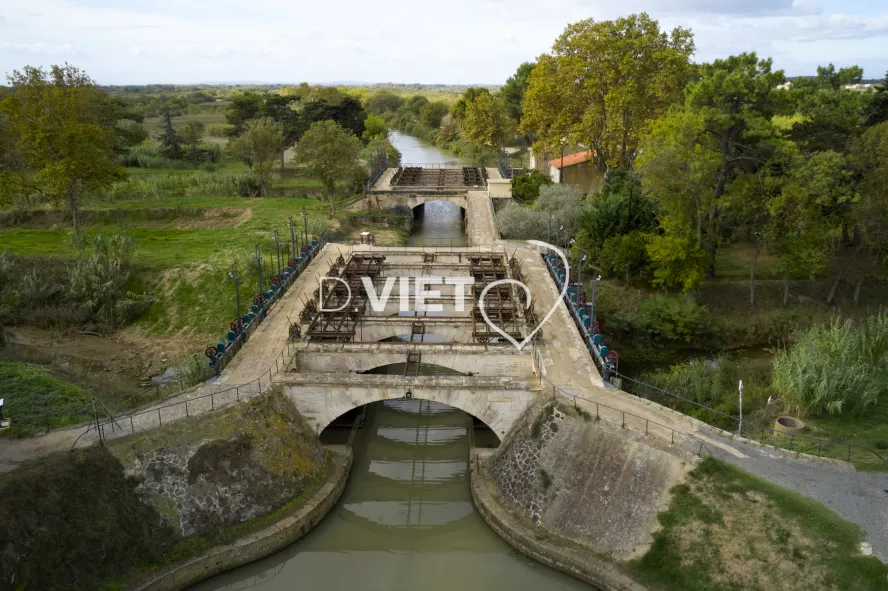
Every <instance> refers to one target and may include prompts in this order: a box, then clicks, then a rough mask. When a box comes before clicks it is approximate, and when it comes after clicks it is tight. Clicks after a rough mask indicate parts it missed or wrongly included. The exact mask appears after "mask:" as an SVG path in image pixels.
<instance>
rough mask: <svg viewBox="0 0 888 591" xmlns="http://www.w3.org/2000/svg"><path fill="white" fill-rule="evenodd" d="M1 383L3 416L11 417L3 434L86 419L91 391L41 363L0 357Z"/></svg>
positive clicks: (50, 427)
mask: <svg viewBox="0 0 888 591" xmlns="http://www.w3.org/2000/svg"><path fill="white" fill-rule="evenodd" d="M0 384H3V387H2V394H0V397H2V398H4V399H5V404H4V406H3V416H4V418H7V419H11V424H10V427H9V428H8V429H4V430H3V431H2V435H5V436H6V435H12V436H18V435H29V434H33V433H34V432H37V431H40V432H42V431H43V430H48V429H55V428H58V427H64V426H67V425H72V424H76V423H79V422H81V421H84V420H88V419H89V416H90V415H89V411H90V408H89V406H90V403H91V401H92V395H91V394H90V393H89V392H87V391H86V390H84V389H83V388H81V387H79V386H77V385H76V384H73V383H71V382H69V381H66V380H63V379H60V378H59V377H57V376H55V375H53V374H52V373H51V372H49V371H48V370H47V369H45V368H43V367H41V366H38V365H34V364H30V363H18V362H13V361H6V360H3V359H0Z"/></svg>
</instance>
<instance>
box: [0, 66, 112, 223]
mask: <svg viewBox="0 0 888 591" xmlns="http://www.w3.org/2000/svg"><path fill="white" fill-rule="evenodd" d="M8 79H9V83H10V85H11V87H12V89H11V92H10V93H9V94H8V95H7V96H6V97H5V98H4V99H3V101H2V102H0V118H3V119H5V121H6V123H5V124H3V125H4V126H5V132H4V135H6V138H7V140H6V141H7V142H10V143H11V145H13V146H15V151H14V153H13V157H14V158H15V159H16V161H17V162H15V163H14V164H12V165H9V164H7V165H6V166H5V167H4V168H5V171H6V172H5V173H4V175H5V179H3V180H4V181H5V182H9V183H11V184H12V185H14V186H13V187H7V189H6V192H18V193H26V194H27V193H32V192H36V193H39V194H42V195H44V196H46V197H47V198H48V199H49V200H50V201H51V202H53V203H56V204H60V203H66V204H67V206H68V208H69V210H70V212H71V219H72V222H73V226H74V233H75V236H76V237H77V239H78V240H79V239H80V217H79V210H80V200H81V199H82V198H83V197H84V196H85V195H88V194H89V193H92V192H96V191H100V190H103V189H105V188H107V187H109V186H110V185H111V183H113V182H114V181H115V180H118V179H120V178H123V169H122V168H121V167H120V165H119V163H118V158H117V151H116V150H117V147H118V137H117V132H116V125H117V117H118V115H119V111H118V109H117V107H116V106H115V105H114V104H113V102H112V101H111V100H110V99H109V97H108V95H107V94H105V93H104V92H102V91H101V90H99V89H98V88H97V87H96V85H95V83H94V82H93V81H92V80H91V79H90V78H89V76H87V75H86V74H85V73H84V72H82V71H80V70H78V69H77V68H75V67H74V66H71V65H68V64H65V65H64V66H52V67H51V68H50V70H49V71H48V72H47V71H45V70H43V69H41V68H34V67H31V66H27V67H25V68H24V69H23V70H22V71H14V72H13V73H12V74H11V75H10V76H9V77H8ZM7 156H8V155H7Z"/></svg>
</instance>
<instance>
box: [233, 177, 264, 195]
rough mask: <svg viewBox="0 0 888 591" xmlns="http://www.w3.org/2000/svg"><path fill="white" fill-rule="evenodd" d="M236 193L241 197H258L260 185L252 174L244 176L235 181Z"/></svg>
mask: <svg viewBox="0 0 888 591" xmlns="http://www.w3.org/2000/svg"><path fill="white" fill-rule="evenodd" d="M237 194H238V195H240V196H241V197H259V196H260V195H262V185H261V184H260V183H259V181H258V180H256V178H255V177H253V176H248V177H244V178H242V179H240V180H239V181H238V183H237Z"/></svg>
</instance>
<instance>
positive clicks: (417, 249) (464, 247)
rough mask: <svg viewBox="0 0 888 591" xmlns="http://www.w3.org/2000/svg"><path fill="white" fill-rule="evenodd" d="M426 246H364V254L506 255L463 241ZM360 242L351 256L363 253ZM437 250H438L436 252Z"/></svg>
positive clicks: (502, 249) (431, 242) (352, 248)
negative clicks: (450, 253) (436, 253)
mask: <svg viewBox="0 0 888 591" xmlns="http://www.w3.org/2000/svg"><path fill="white" fill-rule="evenodd" d="M423 242H424V244H416V245H413V246H376V245H367V244H365V245H363V246H365V247H366V250H365V251H364V252H371V247H372V252H402V253H407V254H410V253H416V254H421V253H423V252H440V253H447V252H450V251H449V250H441V249H445V248H446V249H451V250H452V249H455V248H459V249H460V250H458V251H455V252H456V253H459V254H463V255H468V254H472V253H504V252H505V247H504V246H498V245H490V246H472V245H470V244H466V243H465V242H464V241H462V240H448V239H442V240H426V241H423ZM360 246H362V245H361V244H360V241H358V240H355V241H353V243H352V244H350V245H349V249H348V254H349V255H351V254H352V253H355V252H361V249H360V248H355V247H360ZM436 249H437V250H436Z"/></svg>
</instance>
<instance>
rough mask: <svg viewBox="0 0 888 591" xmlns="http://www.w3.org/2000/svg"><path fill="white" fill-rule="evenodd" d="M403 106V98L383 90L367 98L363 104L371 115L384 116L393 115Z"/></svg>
mask: <svg viewBox="0 0 888 591" xmlns="http://www.w3.org/2000/svg"><path fill="white" fill-rule="evenodd" d="M403 104H404V99H403V98H401V97H400V96H398V95H396V94H395V93H393V92H388V91H387V90H384V91H382V92H377V93H376V94H373V95H371V96H370V97H368V98H367V100H366V101H365V102H364V108H365V109H367V112H368V113H371V114H373V115H384V114H386V113H394V112H395V111H397V110H398V109H399V108H400V107H401V105H403Z"/></svg>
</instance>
